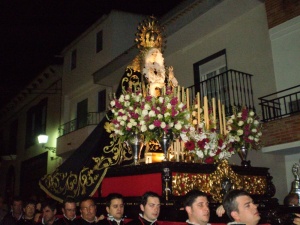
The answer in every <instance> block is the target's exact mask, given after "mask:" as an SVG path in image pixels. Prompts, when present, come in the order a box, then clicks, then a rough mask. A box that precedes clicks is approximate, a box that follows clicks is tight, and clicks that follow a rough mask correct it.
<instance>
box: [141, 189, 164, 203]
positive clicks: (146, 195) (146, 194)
mask: <svg viewBox="0 0 300 225" xmlns="http://www.w3.org/2000/svg"><path fill="white" fill-rule="evenodd" d="M149 197H155V198H158V199H159V200H160V197H159V195H158V194H157V193H155V192H152V191H147V192H146V193H145V194H143V196H142V199H141V205H143V206H145V205H146V204H147V201H148V198H149Z"/></svg>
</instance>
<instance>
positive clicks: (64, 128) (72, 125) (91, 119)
mask: <svg viewBox="0 0 300 225" xmlns="http://www.w3.org/2000/svg"><path fill="white" fill-rule="evenodd" d="M105 115H106V113H105V112H101V113H98V112H89V113H88V114H87V116H86V117H83V118H82V119H80V120H78V118H76V119H74V120H71V121H69V122H67V123H65V124H63V125H60V126H59V128H58V131H59V136H63V135H65V134H68V133H71V132H73V131H76V130H78V129H80V128H83V127H86V126H89V125H97V124H99V123H100V121H101V120H102V119H103V117H104V116H105Z"/></svg>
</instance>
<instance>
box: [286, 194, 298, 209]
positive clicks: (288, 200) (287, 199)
mask: <svg viewBox="0 0 300 225" xmlns="http://www.w3.org/2000/svg"><path fill="white" fill-rule="evenodd" d="M295 198H296V199H298V201H299V196H298V194H296V193H289V194H288V195H287V196H285V198H284V200H283V204H284V205H285V206H292V204H291V201H292V200H293V199H295Z"/></svg>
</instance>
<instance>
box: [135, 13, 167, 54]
mask: <svg viewBox="0 0 300 225" xmlns="http://www.w3.org/2000/svg"><path fill="white" fill-rule="evenodd" d="M138 30H139V32H138V33H136V36H137V37H136V38H135V41H136V42H137V46H138V48H139V49H141V50H143V48H146V49H147V48H158V49H160V50H162V48H163V47H164V43H163V39H164V36H163V27H162V26H161V25H160V24H159V22H158V20H157V19H156V18H155V17H154V16H150V17H149V18H147V19H145V20H144V21H143V22H142V23H140V25H139V26H138Z"/></svg>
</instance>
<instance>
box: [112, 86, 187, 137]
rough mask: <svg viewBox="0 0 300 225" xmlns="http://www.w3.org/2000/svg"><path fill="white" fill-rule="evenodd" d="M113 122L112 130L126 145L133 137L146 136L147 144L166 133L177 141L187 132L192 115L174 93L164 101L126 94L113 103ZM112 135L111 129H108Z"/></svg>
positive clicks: (169, 91)
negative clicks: (137, 135)
mask: <svg viewBox="0 0 300 225" xmlns="http://www.w3.org/2000/svg"><path fill="white" fill-rule="evenodd" d="M110 106H111V111H112V118H111V121H110V125H109V126H108V125H107V126H106V127H110V129H111V130H112V131H113V132H114V134H115V135H116V136H117V137H119V138H120V139H121V140H122V141H125V140H128V139H129V138H130V137H131V136H132V134H143V135H144V139H145V142H147V141H150V140H154V139H157V138H158V137H161V136H162V135H163V133H164V132H166V133H169V132H170V133H171V134H172V136H173V137H176V136H179V135H180V134H181V133H182V132H183V133H184V132H187V131H188V127H189V124H190V123H189V117H190V113H189V111H188V110H187V108H186V105H185V104H183V103H182V102H179V101H178V98H177V97H176V96H175V95H174V94H173V92H172V91H171V90H170V89H167V90H166V93H165V94H164V95H163V96H160V97H153V96H151V95H146V96H145V97H144V96H143V95H142V93H141V92H136V93H135V92H132V91H131V90H127V91H123V94H121V96H120V97H119V98H118V99H117V98H114V99H113V100H112V101H111V102H110ZM106 130H107V131H108V129H106Z"/></svg>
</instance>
